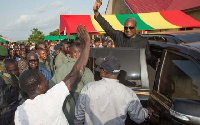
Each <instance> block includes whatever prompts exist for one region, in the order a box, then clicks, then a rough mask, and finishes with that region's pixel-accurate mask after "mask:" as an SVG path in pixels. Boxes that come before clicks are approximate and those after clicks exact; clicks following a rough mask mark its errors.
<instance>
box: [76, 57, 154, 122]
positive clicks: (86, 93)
mask: <svg viewBox="0 0 200 125" xmlns="http://www.w3.org/2000/svg"><path fill="white" fill-rule="evenodd" d="M97 60H99V61H100V63H99V64H100V66H99V70H100V75H101V77H102V80H99V81H95V82H91V83H88V84H87V85H85V86H84V87H83V89H82V91H81V93H80V95H79V98H78V101H77V104H76V109H75V120H74V123H75V125H80V124H83V123H84V124H89V125H90V124H91V125H123V124H124V123H125V120H126V117H127V113H128V114H129V116H130V118H131V119H132V120H133V121H135V122H136V123H141V122H143V121H144V120H145V119H146V118H148V113H151V111H149V112H148V110H147V109H145V108H143V107H142V105H141V103H140V100H139V99H138V97H137V95H136V94H135V93H134V91H133V90H132V89H130V88H128V87H126V86H124V85H122V84H121V83H119V81H118V80H117V76H118V74H119V73H120V67H121V65H120V62H119V60H118V59H116V58H115V57H113V56H108V57H105V58H98V59H97Z"/></svg>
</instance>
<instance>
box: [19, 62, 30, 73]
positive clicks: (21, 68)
mask: <svg viewBox="0 0 200 125" xmlns="http://www.w3.org/2000/svg"><path fill="white" fill-rule="evenodd" d="M18 67H19V73H22V72H23V71H24V70H26V69H28V62H27V61H26V60H25V59H21V60H19V61H18Z"/></svg>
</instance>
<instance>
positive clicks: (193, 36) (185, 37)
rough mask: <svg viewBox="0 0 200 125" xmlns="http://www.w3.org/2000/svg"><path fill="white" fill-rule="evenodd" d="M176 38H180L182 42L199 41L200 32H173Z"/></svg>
mask: <svg viewBox="0 0 200 125" xmlns="http://www.w3.org/2000/svg"><path fill="white" fill-rule="evenodd" d="M173 35H174V36H176V37H177V38H178V39H180V40H181V41H183V42H186V43H188V42H196V41H200V33H190V34H173Z"/></svg>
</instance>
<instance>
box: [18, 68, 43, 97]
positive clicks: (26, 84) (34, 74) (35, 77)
mask: <svg viewBox="0 0 200 125" xmlns="http://www.w3.org/2000/svg"><path fill="white" fill-rule="evenodd" d="M41 82H42V81H41V76H40V71H39V70H37V69H31V70H29V71H27V72H25V73H24V74H23V75H22V76H21V77H20V79H19V84H20V87H21V89H22V90H23V91H25V92H26V93H27V94H29V95H31V94H34V93H35V90H36V87H37V85H39V84H41Z"/></svg>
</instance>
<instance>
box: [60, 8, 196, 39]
mask: <svg viewBox="0 0 200 125" xmlns="http://www.w3.org/2000/svg"><path fill="white" fill-rule="evenodd" d="M102 16H103V17H104V18H105V19H106V20H107V21H108V22H109V23H110V24H111V25H112V27H113V28H114V29H116V30H121V31H123V30H124V26H123V25H124V22H125V20H126V19H127V18H129V17H133V18H135V19H136V21H137V30H154V29H172V28H187V27H188V28H197V27H200V22H199V21H197V20H195V19H193V18H192V17H190V16H189V15H187V14H185V13H184V12H182V11H179V10H178V11H163V12H151V13H138V14H123V15H102ZM79 24H82V25H85V26H86V29H87V31H88V32H90V33H98V32H104V30H103V29H102V28H101V26H100V25H99V24H98V23H97V22H96V20H95V19H94V15H60V33H63V32H64V31H65V30H66V33H67V35H68V36H69V35H70V34H73V33H76V28H77V26H78V25H79Z"/></svg>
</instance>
